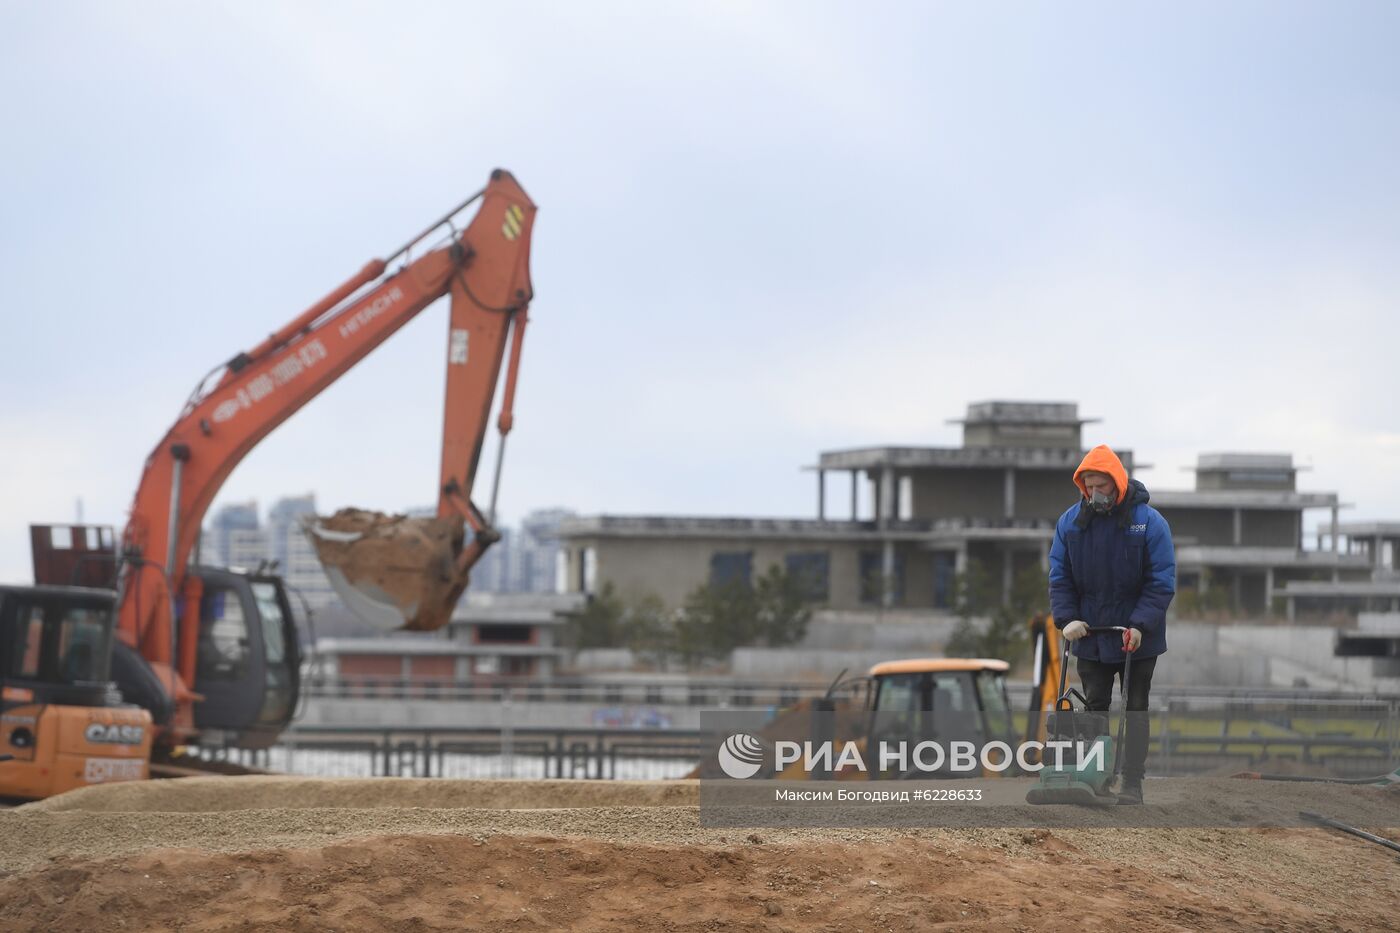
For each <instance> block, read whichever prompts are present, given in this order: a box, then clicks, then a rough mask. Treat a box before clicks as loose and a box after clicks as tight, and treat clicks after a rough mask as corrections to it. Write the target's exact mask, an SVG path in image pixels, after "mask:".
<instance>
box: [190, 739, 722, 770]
mask: <svg viewBox="0 0 1400 933" xmlns="http://www.w3.org/2000/svg"><path fill="white" fill-rule="evenodd" d="M703 735H704V734H703V733H701V732H698V731H693V730H681V729H549V728H530V727H520V728H508V729H499V728H466V729H463V728H435V729H421V728H412V727H404V728H388V729H361V728H356V727H344V726H317V727H301V728H296V729H291V730H288V731H287V732H284V733H283V734H282V736H281V738H280V740H279V741H278V743H277V744H276V745H274V746H273V747H271V748H265V749H255V750H254V749H238V748H230V749H198V750H196V751H195V753H196V754H198V755H199V756H200V757H203V758H205V759H209V760H222V761H232V762H236V763H238V764H242V765H247V766H250V767H254V768H262V769H266V770H270V771H278V772H283V773H287V774H304V775H311V776H318V777H449V778H594V779H614V780H615V779H624V780H627V779H630V780H664V779H668V778H678V777H684V776H685V775H686V774H687V773H689V772H690V771H691V769H692V768H694V767H695V765H696V763H697V762H698V761H699V760H700V758H701V757H702V755H704V754H705V752H706V743H705V742H704V741H703Z"/></svg>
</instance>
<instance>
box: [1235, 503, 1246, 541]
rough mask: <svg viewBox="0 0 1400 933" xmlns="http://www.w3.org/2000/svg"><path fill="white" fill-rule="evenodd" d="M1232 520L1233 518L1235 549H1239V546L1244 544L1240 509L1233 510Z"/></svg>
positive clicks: (1242, 516) (1242, 512)
mask: <svg viewBox="0 0 1400 933" xmlns="http://www.w3.org/2000/svg"><path fill="white" fill-rule="evenodd" d="M1234 518H1235V547H1239V546H1240V545H1241V544H1243V543H1244V511H1243V510H1242V509H1235V510H1234Z"/></svg>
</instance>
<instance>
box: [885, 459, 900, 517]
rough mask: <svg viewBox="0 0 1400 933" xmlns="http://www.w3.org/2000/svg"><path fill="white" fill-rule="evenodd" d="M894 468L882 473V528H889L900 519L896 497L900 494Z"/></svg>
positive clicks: (887, 468) (888, 468)
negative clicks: (895, 520) (896, 484)
mask: <svg viewBox="0 0 1400 933" xmlns="http://www.w3.org/2000/svg"><path fill="white" fill-rule="evenodd" d="M895 483H896V480H895V477H894V467H885V468H884V469H882V470H881V471H880V527H882V528H883V527H885V526H887V525H888V524H889V523H890V522H892V521H894V519H895V518H897V517H898V509H897V508H896V503H895V496H896V495H897V494H898V493H899V490H898V488H896V486H895Z"/></svg>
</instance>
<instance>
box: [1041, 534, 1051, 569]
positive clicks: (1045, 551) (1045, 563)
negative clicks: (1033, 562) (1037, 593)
mask: <svg viewBox="0 0 1400 933" xmlns="http://www.w3.org/2000/svg"><path fill="white" fill-rule="evenodd" d="M1040 569H1041V570H1044V571H1046V572H1047V573H1048V572H1049V571H1050V542H1049V541H1042V542H1040Z"/></svg>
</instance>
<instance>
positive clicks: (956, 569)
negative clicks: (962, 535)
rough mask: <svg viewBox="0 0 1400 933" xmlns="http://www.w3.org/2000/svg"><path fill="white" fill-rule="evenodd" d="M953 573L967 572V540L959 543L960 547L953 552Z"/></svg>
mask: <svg viewBox="0 0 1400 933" xmlns="http://www.w3.org/2000/svg"><path fill="white" fill-rule="evenodd" d="M953 573H956V574H964V573H967V542H966V541H962V542H960V543H959V544H958V549H957V550H956V551H954V552H953Z"/></svg>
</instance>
